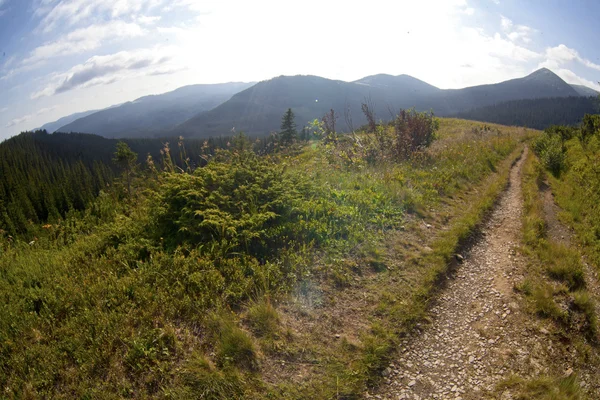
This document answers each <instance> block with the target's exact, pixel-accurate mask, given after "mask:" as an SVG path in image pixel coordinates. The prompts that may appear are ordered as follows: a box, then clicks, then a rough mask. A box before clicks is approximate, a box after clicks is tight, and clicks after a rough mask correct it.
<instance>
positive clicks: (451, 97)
mask: <svg viewBox="0 0 600 400" xmlns="http://www.w3.org/2000/svg"><path fill="white" fill-rule="evenodd" d="M569 96H579V93H578V92H577V91H576V90H575V89H574V88H573V87H571V86H570V85H569V84H567V83H566V82H565V81H563V80H562V79H561V78H560V77H558V76H557V75H556V74H554V73H553V72H551V71H550V70H548V69H545V68H543V69H540V70H538V71H536V72H534V73H532V74H530V75H528V76H526V77H523V78H519V79H512V80H509V81H505V82H500V83H496V84H490V85H481V86H474V87H468V88H464V89H448V90H442V89H438V88H436V87H435V86H432V85H429V84H428V83H425V82H423V81H420V80H418V79H416V78H413V77H410V76H407V75H400V76H391V75H383V74H381V75H373V76H368V77H365V78H363V79H360V80H358V81H354V82H343V81H334V80H330V79H326V78H320V77H316V76H280V77H277V78H274V79H271V80H268V81H263V82H260V83H258V84H256V85H255V86H253V87H251V88H249V89H247V90H245V91H243V92H240V93H238V94H236V95H235V96H233V97H232V98H231V99H229V100H228V101H226V102H225V103H223V104H221V105H219V106H218V107H215V108H214V109H213V110H210V111H208V112H201V113H198V114H197V115H195V116H194V117H192V118H190V119H189V120H188V121H186V122H185V123H183V124H181V125H179V126H177V127H176V128H175V129H174V130H172V131H171V132H170V133H171V134H174V135H175V134H177V135H178V134H182V135H185V136H196V137H210V136H217V135H222V134H228V133H229V132H230V131H231V130H232V128H235V129H236V130H238V131H240V130H241V131H244V132H246V133H248V134H250V135H264V134H266V133H268V132H271V131H276V130H278V129H279V121H280V118H281V116H282V115H283V113H284V112H285V110H286V109H287V108H292V110H293V111H294V113H295V114H296V122H297V124H298V125H299V126H302V125H304V124H306V123H307V122H308V121H310V120H313V119H315V118H321V117H322V116H323V115H324V114H325V113H326V112H328V111H329V110H330V109H334V110H335V111H336V112H337V113H338V114H339V117H340V118H339V120H338V127H339V128H340V130H348V127H347V126H346V124H345V121H344V110H346V109H349V110H350V111H351V115H352V119H353V125H354V126H358V125H361V124H364V123H365V122H366V121H365V119H364V117H363V115H362V112H361V108H360V106H361V102H364V101H365V99H366V98H370V99H371V100H372V102H373V103H374V105H375V113H376V115H377V117H378V118H384V119H385V118H387V117H388V116H389V115H390V113H389V111H390V110H398V109H399V108H410V107H414V108H416V109H417V110H420V111H424V110H429V109H432V110H433V111H434V112H435V113H436V114H438V115H451V114H455V113H458V112H462V111H466V110H469V109H473V108H475V107H482V106H489V105H492V104H496V103H500V102H505V101H510V100H518V99H536V98H549V97H569Z"/></svg>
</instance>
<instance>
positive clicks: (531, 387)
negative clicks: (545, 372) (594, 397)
mask: <svg viewBox="0 0 600 400" xmlns="http://www.w3.org/2000/svg"><path fill="white" fill-rule="evenodd" d="M507 389H508V390H510V392H511V393H513V396H512V397H511V398H513V399H515V400H530V399H531V400H581V399H585V398H586V397H585V395H584V394H583V393H582V391H581V388H580V387H579V383H578V381H577V377H576V376H575V375H571V376H569V377H563V378H553V377H549V376H542V377H539V378H536V379H530V380H525V379H523V378H520V377H518V376H512V377H510V378H508V379H506V380H505V381H504V382H503V383H502V384H501V385H500V386H499V387H498V388H497V390H498V392H500V393H502V392H503V391H504V390H507Z"/></svg>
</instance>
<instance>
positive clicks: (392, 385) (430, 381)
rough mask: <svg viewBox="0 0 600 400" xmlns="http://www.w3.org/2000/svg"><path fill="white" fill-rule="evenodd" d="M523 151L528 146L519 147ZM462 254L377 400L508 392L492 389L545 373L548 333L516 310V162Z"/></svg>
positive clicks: (518, 211)
mask: <svg viewBox="0 0 600 400" xmlns="http://www.w3.org/2000/svg"><path fill="white" fill-rule="evenodd" d="M525 151H527V150H525ZM524 158H525V157H521V159H520V161H519V162H518V163H517V164H516V165H515V166H514V167H513V168H512V171H511V175H510V185H509V187H508V189H507V190H506V191H505V193H504V194H503V196H502V198H501V199H500V202H499V204H498V206H497V208H496V209H495V210H494V212H493V214H492V216H491V218H490V220H489V221H488V223H487V224H486V226H485V227H484V229H483V232H482V237H481V239H480V240H479V241H478V242H477V243H476V244H475V245H474V246H473V247H472V249H471V250H470V252H469V253H468V254H467V255H466V257H465V261H464V264H463V265H462V266H460V268H459V269H458V270H457V272H456V276H455V277H453V278H452V279H449V280H448V284H447V288H445V289H444V292H443V295H441V296H440V298H439V300H438V302H437V304H435V305H434V306H433V308H432V310H431V314H432V321H431V323H430V324H429V325H428V326H426V327H424V328H423V330H422V331H421V332H417V334H415V335H412V337H411V338H409V339H407V342H406V343H404V344H403V345H402V346H401V355H400V356H399V358H398V359H397V360H396V361H395V362H394V363H393V364H392V365H390V368H389V369H388V370H386V371H384V375H387V377H386V378H385V379H384V381H385V383H384V384H383V385H382V387H381V388H380V389H379V392H377V393H374V394H373V395H371V396H369V397H374V398H380V399H481V398H492V397H493V398H496V397H498V396H500V397H501V398H507V399H509V398H511V396H510V393H508V392H506V393H493V394H492V391H493V390H495V387H496V384H497V383H498V382H499V381H501V380H502V379H505V378H507V377H508V376H510V375H511V374H516V375H519V376H521V377H524V378H526V377H530V376H536V375H539V374H540V373H544V372H548V371H547V370H546V368H547V367H546V366H547V365H548V363H546V362H545V361H546V360H548V359H549V358H550V357H552V355H553V354H554V353H555V351H556V350H555V349H554V348H553V346H552V344H551V342H550V341H549V340H548V338H547V336H546V335H547V334H548V332H547V331H546V330H544V329H543V328H542V329H541V330H540V329H539V328H538V327H537V325H536V324H534V323H532V320H531V317H530V316H529V315H527V314H525V312H524V311H521V310H520V309H519V302H518V299H517V297H516V296H517V295H516V294H515V292H514V291H513V287H514V284H515V283H516V282H518V281H519V280H521V279H522V275H521V274H520V268H522V267H523V266H524V265H525V260H523V259H522V258H521V256H519V255H518V253H517V252H516V251H515V248H516V247H517V246H519V243H520V240H521V214H522V197H521V178H520V174H521V167H522V164H523V160H524Z"/></svg>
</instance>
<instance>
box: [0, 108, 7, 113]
mask: <svg viewBox="0 0 600 400" xmlns="http://www.w3.org/2000/svg"><path fill="white" fill-rule="evenodd" d="M5 111H8V107H4V108H0V113H3V112H5Z"/></svg>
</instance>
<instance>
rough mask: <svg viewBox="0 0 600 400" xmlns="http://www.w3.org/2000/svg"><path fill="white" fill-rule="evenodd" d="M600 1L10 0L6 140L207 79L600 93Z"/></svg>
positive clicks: (4, 28)
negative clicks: (538, 78)
mask: <svg viewBox="0 0 600 400" xmlns="http://www.w3.org/2000/svg"><path fill="white" fill-rule="evenodd" d="M599 22H600V2H598V1H597V0H418V1H416V0H410V1H403V0H396V1H391V0H385V1H382V0H370V1H368V2H354V1H347V0H344V1H337V0H295V1H288V0H217V1H212V0H0V141H1V140H4V139H6V138H8V137H10V136H12V135H15V134H18V133H20V132H22V131H25V130H30V129H34V128H37V127H40V126H41V125H43V124H44V123H47V122H51V121H54V120H56V119H58V118H60V117H63V116H66V115H69V114H72V113H75V112H81V111H87V110H94V109H101V108H105V107H108V106H111V105H114V104H120V103H123V102H126V101H131V100H134V99H136V98H138V97H141V96H145V95H149V94H158V93H164V92H167V91H170V90H174V89H176V88H178V87H181V86H185V85H190V84H196V83H221V82H234V81H236V82H240V81H243V82H253V81H261V80H266V79H270V78H273V77H276V76H280V75H298V74H302V75H318V76H323V77H326V78H330V79H339V80H345V81H352V80H356V79H360V78H362V77H364V76H367V75H373V74H378V73H387V74H392V75H400V74H408V75H411V76H414V77H416V78H419V79H421V80H424V81H426V82H428V83H430V84H432V85H435V86H437V87H440V88H444V89H445V88H461V87H466V86H473V85H479V84H484V83H495V82H501V81H504V80H507V79H513V78H518V77H522V76H525V75H527V74H529V73H531V72H533V71H535V70H536V69H539V68H542V67H546V68H549V69H551V70H552V71H554V72H555V73H557V74H558V75H559V76H560V77H562V78H563V79H564V80H565V81H567V82H569V83H574V84H582V85H586V86H589V87H592V88H595V89H597V90H600V85H599V84H598V81H600V46H598V45H597V38H598V37H600V23H599Z"/></svg>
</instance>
